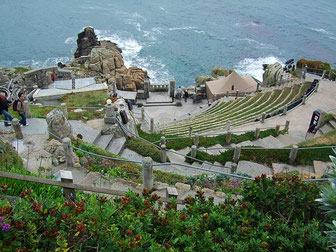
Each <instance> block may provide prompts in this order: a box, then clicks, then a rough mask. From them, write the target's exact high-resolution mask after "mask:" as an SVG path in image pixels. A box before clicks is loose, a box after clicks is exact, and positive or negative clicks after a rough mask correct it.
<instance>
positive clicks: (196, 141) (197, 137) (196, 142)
mask: <svg viewBox="0 0 336 252" xmlns="http://www.w3.org/2000/svg"><path fill="white" fill-rule="evenodd" d="M194 145H196V147H198V145H199V135H198V134H195V136H194Z"/></svg>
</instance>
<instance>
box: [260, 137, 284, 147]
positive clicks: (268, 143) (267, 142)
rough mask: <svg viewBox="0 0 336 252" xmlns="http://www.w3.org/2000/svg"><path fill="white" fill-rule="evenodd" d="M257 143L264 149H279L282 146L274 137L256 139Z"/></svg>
mask: <svg viewBox="0 0 336 252" xmlns="http://www.w3.org/2000/svg"><path fill="white" fill-rule="evenodd" d="M258 141H259V143H261V144H262V146H263V147H265V148H281V147H283V144H282V143H281V142H280V141H279V140H278V139H276V138H275V137H274V136H268V137H265V138H262V139H258Z"/></svg>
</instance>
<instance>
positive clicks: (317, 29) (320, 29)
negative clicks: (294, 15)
mask: <svg viewBox="0 0 336 252" xmlns="http://www.w3.org/2000/svg"><path fill="white" fill-rule="evenodd" d="M310 30H312V31H316V32H320V33H324V34H331V32H329V31H326V30H324V29H322V28H310Z"/></svg>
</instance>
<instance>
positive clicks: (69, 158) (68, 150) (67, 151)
mask: <svg viewBox="0 0 336 252" xmlns="http://www.w3.org/2000/svg"><path fill="white" fill-rule="evenodd" d="M62 143H63V149H64V156H65V162H66V167H67V168H68V169H69V168H71V167H73V165H74V163H75V162H74V158H73V151H72V145H71V140H70V138H68V137H66V138H63V140H62Z"/></svg>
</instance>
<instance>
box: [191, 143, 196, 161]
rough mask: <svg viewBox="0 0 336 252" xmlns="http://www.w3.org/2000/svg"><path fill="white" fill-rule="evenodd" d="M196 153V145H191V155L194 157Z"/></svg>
mask: <svg viewBox="0 0 336 252" xmlns="http://www.w3.org/2000/svg"><path fill="white" fill-rule="evenodd" d="M196 155H197V147H196V145H193V146H191V157H193V158H196Z"/></svg>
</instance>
